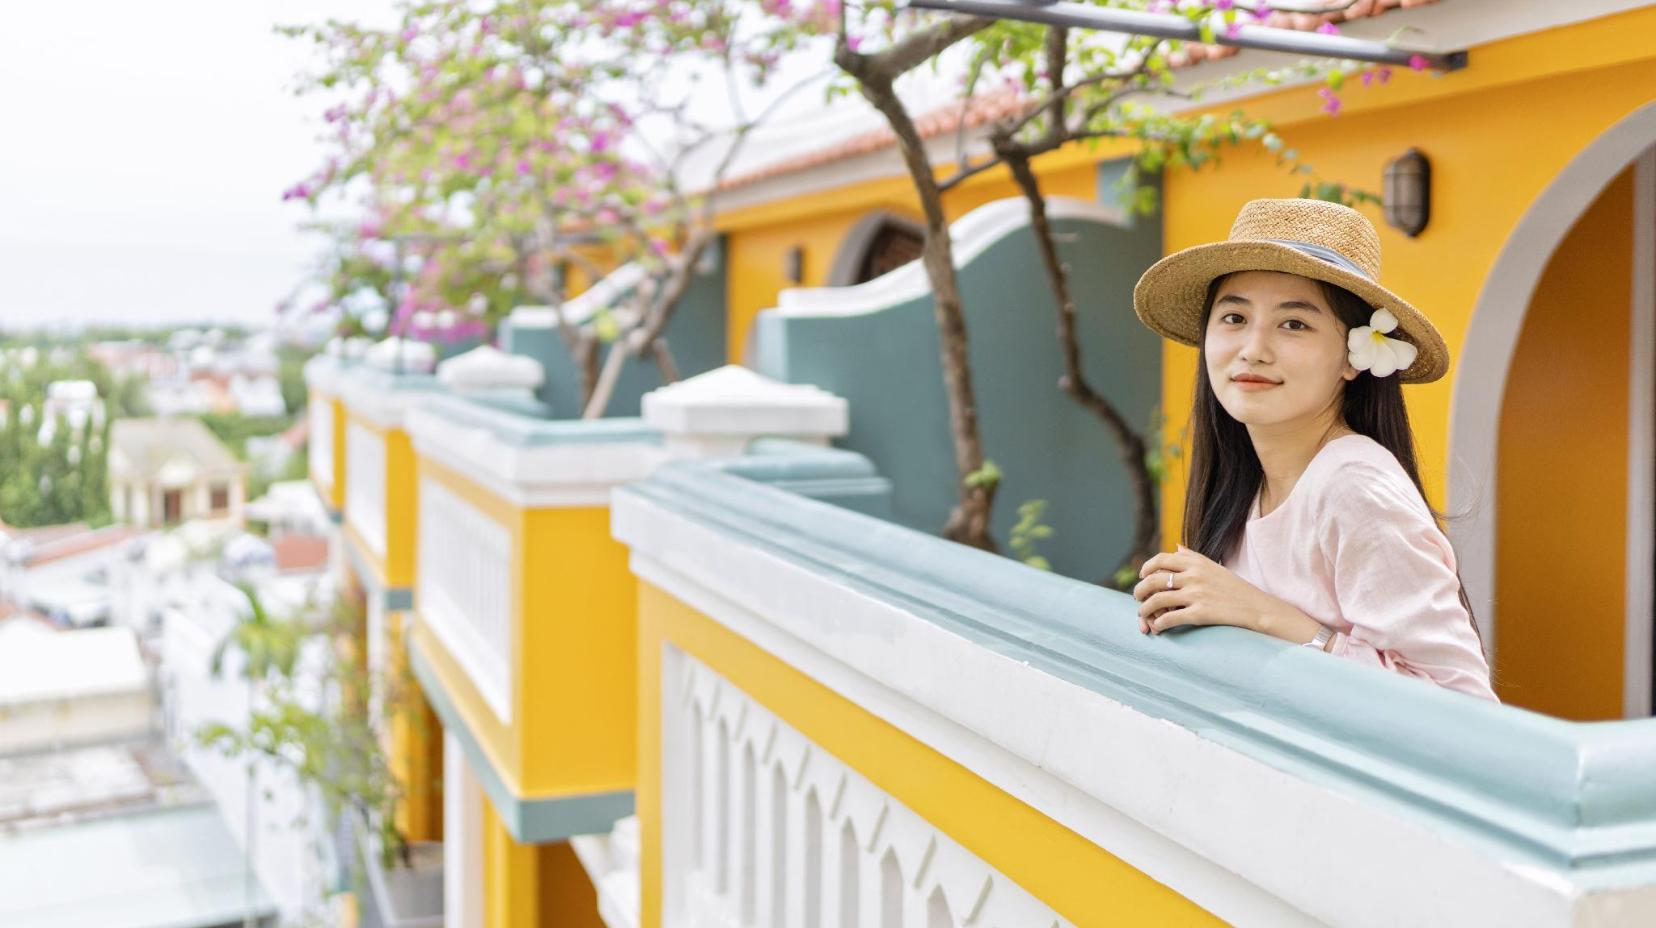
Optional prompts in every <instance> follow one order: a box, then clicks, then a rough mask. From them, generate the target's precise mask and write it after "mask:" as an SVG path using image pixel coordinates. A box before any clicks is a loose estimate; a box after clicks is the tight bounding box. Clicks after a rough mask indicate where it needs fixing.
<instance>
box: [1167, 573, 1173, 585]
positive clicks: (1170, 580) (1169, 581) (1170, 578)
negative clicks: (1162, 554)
mask: <svg viewBox="0 0 1656 928" xmlns="http://www.w3.org/2000/svg"><path fill="white" fill-rule="evenodd" d="M1167 588H1168V589H1170V590H1171V589H1173V571H1171V570H1170V571H1168V572H1167Z"/></svg>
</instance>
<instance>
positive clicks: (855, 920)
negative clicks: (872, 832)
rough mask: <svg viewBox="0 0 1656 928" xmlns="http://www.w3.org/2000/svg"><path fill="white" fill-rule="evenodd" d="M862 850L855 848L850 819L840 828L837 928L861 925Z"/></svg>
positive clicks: (836, 893) (855, 835)
mask: <svg viewBox="0 0 1656 928" xmlns="http://www.w3.org/2000/svg"><path fill="white" fill-rule="evenodd" d="M862 859H863V853H862V848H860V847H858V846H857V833H856V830H855V829H853V828H852V827H851V821H850V819H847V820H846V821H845V823H844V824H843V825H841V826H840V839H839V887H838V889H837V891H836V892H835V894H834V895H835V897H836V899H837V901H838V902H839V928H861V925H862V879H861V877H862Z"/></svg>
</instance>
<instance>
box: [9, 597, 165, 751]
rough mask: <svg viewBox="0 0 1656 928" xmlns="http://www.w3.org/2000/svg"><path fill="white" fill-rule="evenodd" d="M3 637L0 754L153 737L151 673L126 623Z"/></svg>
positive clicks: (21, 627)
mask: <svg viewBox="0 0 1656 928" xmlns="http://www.w3.org/2000/svg"><path fill="white" fill-rule="evenodd" d="M4 628H5V629H6V631H5V632H4V634H0V755H3V754H17V753H22V752H27V751H41V750H46V749H50V748H60V747H67V746H73V745H82V744H95V743H99V742H106V741H113V740H122V739H129V738H130V739H137V738H142V737H144V736H146V735H147V734H149V732H150V728H151V716H150V710H151V703H150V686H149V671H148V669H147V668H146V667H145V666H144V659H143V657H142V655H140V654H139V652H138V638H137V636H136V635H134V634H133V632H132V630H131V629H129V628H88V629H81V630H79V631H67V632H53V631H41V630H39V629H38V628H37V627H36V626H34V624H33V623H7V625H5V626H4Z"/></svg>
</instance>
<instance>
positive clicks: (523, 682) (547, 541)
mask: <svg viewBox="0 0 1656 928" xmlns="http://www.w3.org/2000/svg"><path fill="white" fill-rule="evenodd" d="M609 517H610V514H609V507H607V506H591V507H584V508H579V509H537V510H530V511H527V512H523V513H521V516H520V518H521V522H520V523H519V526H518V527H517V528H515V529H514V537H515V539H516V540H515V543H514V545H513V547H514V550H516V551H517V552H518V556H519V558H520V560H519V561H518V563H519V564H521V565H523V566H522V567H521V568H520V569H518V570H516V571H514V575H515V578H516V581H515V582H517V583H518V584H519V585H520V589H519V591H518V594H517V600H518V603H519V606H518V610H517V620H516V636H517V637H516V642H517V647H516V649H515V653H516V655H517V658H516V660H517V662H518V663H517V675H518V676H517V679H518V690H517V705H518V710H517V711H518V717H519V718H520V719H522V720H523V722H524V724H520V725H517V726H516V737H517V739H518V742H519V751H520V755H521V756H522V758H523V785H524V788H525V789H526V790H528V791H529V792H530V793H542V792H555V793H572V792H573V793H585V792H607V791H610V790H625V789H631V788H632V786H633V778H634V769H633V768H634V753H633V752H634V742H633V726H634V724H635V717H636V712H635V709H634V699H635V698H636V695H637V690H636V688H635V686H634V684H633V679H632V668H633V660H634V658H633V650H634V646H635V642H636V640H637V638H636V631H635V628H634V624H633V613H634V602H635V598H636V589H637V587H636V581H635V580H634V579H633V575H632V572H631V571H630V570H629V569H628V567H627V549H626V548H625V547H624V546H623V545H622V544H621V543H620V542H618V541H616V540H615V538H614V537H613V536H612V535H611V534H610V527H609V525H610V518H609Z"/></svg>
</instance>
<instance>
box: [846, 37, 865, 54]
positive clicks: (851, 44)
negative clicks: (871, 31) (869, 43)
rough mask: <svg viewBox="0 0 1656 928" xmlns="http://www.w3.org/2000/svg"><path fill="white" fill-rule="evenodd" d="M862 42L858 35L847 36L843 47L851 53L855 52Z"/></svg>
mask: <svg viewBox="0 0 1656 928" xmlns="http://www.w3.org/2000/svg"><path fill="white" fill-rule="evenodd" d="M862 41H863V40H862V36H860V35H848V36H846V37H845V47H846V48H849V49H851V50H852V51H856V50H857V48H858V47H859V46H861V45H862Z"/></svg>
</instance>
